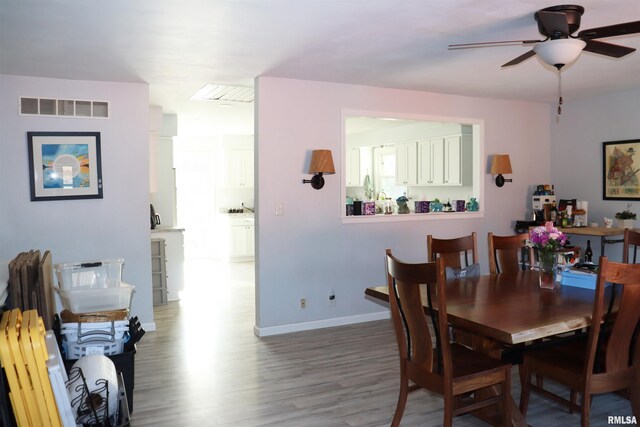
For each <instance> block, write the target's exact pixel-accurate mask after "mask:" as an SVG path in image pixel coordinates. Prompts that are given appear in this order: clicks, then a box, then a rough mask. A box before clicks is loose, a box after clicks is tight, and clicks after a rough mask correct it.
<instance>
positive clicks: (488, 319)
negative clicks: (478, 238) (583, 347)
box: [365, 270, 594, 344]
mask: <svg viewBox="0 0 640 427" xmlns="http://www.w3.org/2000/svg"><path fill="white" fill-rule="evenodd" d="M423 286H424V285H423ZM425 288H426V286H425ZM446 289H447V311H448V317H449V322H450V323H451V324H452V325H454V326H456V327H458V328H460V329H465V330H467V331H469V332H473V333H475V334H478V335H482V336H485V337H489V338H492V339H493V340H496V341H499V342H502V343H507V344H517V343H523V342H526V341H531V340H535V339H538V338H545V337H549V336H552V335H557V334H561V333H565V332H570V331H574V330H577V329H581V328H584V327H587V326H589V324H590V323H591V314H592V311H593V297H594V291H593V290H588V289H582V288H576V287H571V286H562V287H560V288H557V289H555V290H550V289H540V287H539V285H538V272H537V271H531V270H528V271H522V272H519V273H515V274H506V273H503V274H498V275H494V276H491V275H486V276H480V277H473V278H465V279H456V280H450V281H448V282H447V288H446ZM365 294H366V295H368V296H370V297H372V298H375V299H378V300H382V301H387V302H388V301H389V294H388V288H387V286H377V287H371V288H367V289H366V291H365ZM422 295H423V305H424V306H425V307H426V306H427V302H426V290H423V292H422Z"/></svg>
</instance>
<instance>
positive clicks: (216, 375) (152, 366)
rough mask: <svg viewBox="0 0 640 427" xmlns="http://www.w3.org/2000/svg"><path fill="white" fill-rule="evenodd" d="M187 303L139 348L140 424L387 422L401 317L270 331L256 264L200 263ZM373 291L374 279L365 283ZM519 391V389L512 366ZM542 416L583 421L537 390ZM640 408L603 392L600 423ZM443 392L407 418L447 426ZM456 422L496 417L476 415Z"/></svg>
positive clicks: (165, 316)
mask: <svg viewBox="0 0 640 427" xmlns="http://www.w3.org/2000/svg"><path fill="white" fill-rule="evenodd" d="M186 280H187V284H186V286H187V292H186V297H184V298H183V299H182V300H181V301H180V302H170V303H169V304H168V305H166V306H160V307H157V308H156V309H155V318H156V325H157V329H158V330H157V331H155V332H149V333H147V334H146V335H145V336H144V337H143V339H142V340H141V342H140V343H139V345H138V351H137V354H136V358H135V363H136V366H135V369H136V376H135V392H134V399H133V400H134V411H133V413H132V423H131V424H132V425H133V426H135V427H141V426H232V427H245V426H246V427H251V426H292V427H294V426H318V427H325V426H326V427H329V426H384V425H389V423H390V420H391V418H392V415H393V411H394V409H395V404H396V399H397V395H398V384H399V368H398V360H397V348H396V343H395V337H394V335H393V331H392V327H391V321H377V322H369V323H364V324H358V325H352V326H344V327H336V328H328V329H322V330H316V331H308V332H300V333H292V334H287V335H281V336H275V337H267V338H262V339H259V338H257V337H256V336H255V335H254V334H253V325H254V308H253V307H254V283H253V263H236V264H224V263H210V262H208V263H195V264H192V265H190V266H188V268H187V272H186ZM363 292H364V290H363ZM512 375H513V396H514V398H515V399H516V401H517V399H518V398H519V396H520V383H519V381H518V372H517V369H516V368H514V370H513V372H512ZM527 415H528V416H527V422H528V423H529V424H530V425H533V426H544V427H553V426H558V427H561V426H562V427H564V426H573V425H576V426H577V425H580V417H579V415H577V414H569V413H568V412H567V411H566V410H564V409H563V408H561V407H560V406H558V405H555V404H553V403H550V402H548V401H546V400H543V399H541V398H540V397H538V396H535V395H533V396H532V398H531V404H530V409H529V413H528V414H527ZM607 415H631V407H630V405H629V403H628V401H626V400H624V399H622V398H620V397H618V396H616V395H604V396H598V397H595V398H594V401H593V409H592V416H591V425H592V426H605V425H609V424H608V423H607ZM441 423H442V400H441V399H440V398H439V397H437V396H434V395H431V394H429V393H427V392H424V391H416V392H414V393H412V394H410V395H409V401H408V403H407V409H406V411H405V416H404V418H403V423H402V425H403V426H438V425H441ZM454 425H456V426H476V425H485V424H483V423H482V422H481V421H479V420H477V419H476V418H474V417H472V416H470V415H467V416H463V417H458V418H456V419H455V420H454Z"/></svg>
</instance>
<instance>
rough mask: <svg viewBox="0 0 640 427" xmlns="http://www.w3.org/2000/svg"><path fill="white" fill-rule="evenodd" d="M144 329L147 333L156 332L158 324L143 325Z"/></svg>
mask: <svg viewBox="0 0 640 427" xmlns="http://www.w3.org/2000/svg"><path fill="white" fill-rule="evenodd" d="M142 329H144V330H145V332H151V331H155V330H156V322H151V323H143V324H142Z"/></svg>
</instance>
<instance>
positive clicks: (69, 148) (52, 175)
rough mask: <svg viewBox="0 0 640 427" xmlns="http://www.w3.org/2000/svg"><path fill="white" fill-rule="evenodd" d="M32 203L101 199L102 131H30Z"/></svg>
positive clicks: (28, 135)
mask: <svg viewBox="0 0 640 427" xmlns="http://www.w3.org/2000/svg"><path fill="white" fill-rule="evenodd" d="M27 145H28V150H29V181H30V184H31V201H34V202H36V201H46V200H74V199H102V165H101V163H102V162H101V153H100V132H27Z"/></svg>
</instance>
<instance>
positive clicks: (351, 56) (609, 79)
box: [0, 0, 640, 133]
mask: <svg viewBox="0 0 640 427" xmlns="http://www.w3.org/2000/svg"><path fill="white" fill-rule="evenodd" d="M556 4H558V2H553V1H532V0H528V1H525V0H509V1H505V0H485V1H478V0H234V1H214V0H202V1H190V0H173V1H163V0H156V1H150V0H122V1H121V0H92V1H86V0H74V1H70V0H69V1H60V0H48V1H46V2H42V1H32V0H0V73H2V74H15V75H26V76H42V77H56V78H67V79H82V80H106V81H125V82H146V83H148V84H149V88H150V98H151V99H150V102H151V104H154V105H161V106H162V107H163V108H164V111H165V112H166V113H176V114H178V115H179V122H180V124H181V129H182V128H183V126H184V125H185V123H189V125H190V127H192V129H197V128H198V126H202V128H203V130H202V132H206V131H205V130H204V128H205V127H207V128H210V127H211V126H213V127H218V128H220V127H221V126H223V125H224V126H225V132H230V133H252V131H253V124H252V112H253V107H252V105H251V104H248V105H247V104H244V105H243V104H235V103H233V105H232V106H231V107H221V106H219V104H217V103H215V102H203V101H189V100H188V98H189V97H190V96H191V95H192V94H193V93H195V92H196V91H197V90H198V89H200V88H201V87H202V86H203V85H204V84H206V83H217V84H230V85H253V79H254V78H255V77H257V76H260V75H267V76H277V77H286V78H296V79H305V80H318V81H329V82H339V83H349V84H361V85H368V86H378V87H390V88H400V89H411V90H424V91H431V92H442V93H450V94H464V95H471V96H481V97H491V98H504V99H520V100H530V101H540V102H548V103H554V102H555V99H556V97H557V90H558V80H557V73H556V72H555V69H554V68H552V67H549V66H547V65H545V64H543V63H542V62H541V61H540V60H539V59H538V58H537V57H533V58H531V59H529V60H527V61H525V62H523V63H521V64H519V65H516V66H514V67H510V68H508V69H501V68H500V66H501V65H502V64H504V63H505V62H507V61H509V60H511V59H513V58H515V57H516V56H518V55H520V54H522V53H525V52H526V50H527V49H528V48H525V47H521V46H508V47H492V48H480V49H472V50H458V51H449V50H447V45H448V44H451V43H464V42H481V41H495V40H514V39H515V40H520V39H535V38H541V37H540V35H539V33H538V31H537V26H536V23H535V21H534V18H533V14H534V12H535V11H536V10H539V9H541V8H543V7H547V6H552V5H556ZM579 4H580V5H582V6H584V7H585V9H586V11H585V14H584V15H583V17H582V25H581V27H580V29H581V30H583V29H587V28H593V27H599V26H604V25H610V24H616V23H620V22H627V21H637V20H640V5H639V3H638V0H616V1H615V2H611V1H609V0H581V1H580V3H579ZM603 41H607V42H614V43H619V44H623V45H626V46H630V47H635V48H638V49H640V35H630V36H624V37H618V38H609V39H603ZM562 86H563V95H564V97H565V99H566V100H567V101H569V100H571V99H577V98H581V97H586V96H592V95H596V94H600V93H603V92H611V91H623V90H625V89H629V88H636V89H637V88H640V52H634V53H632V54H631V55H628V56H627V57H625V58H621V59H611V58H608V57H603V56H600V55H595V54H592V53H588V52H584V53H582V55H581V56H580V57H579V58H578V60H577V61H576V62H575V63H574V64H572V65H571V66H567V67H565V69H564V71H563V82H562ZM198 132H200V130H196V131H195V132H194V133H198Z"/></svg>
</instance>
